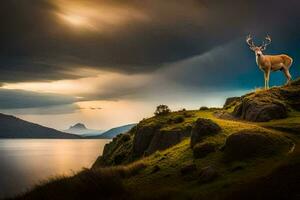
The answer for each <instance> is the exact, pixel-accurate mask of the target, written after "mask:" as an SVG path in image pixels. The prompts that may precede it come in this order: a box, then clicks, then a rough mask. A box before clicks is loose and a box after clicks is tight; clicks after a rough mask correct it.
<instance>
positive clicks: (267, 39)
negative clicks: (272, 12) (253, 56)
mask: <svg viewBox="0 0 300 200" xmlns="http://www.w3.org/2000/svg"><path fill="white" fill-rule="evenodd" d="M246 42H247V44H248V45H249V47H250V49H252V50H253V49H254V48H256V47H258V48H260V50H261V51H264V50H266V48H267V46H268V45H269V44H271V42H272V39H271V37H270V36H269V35H267V36H266V37H265V40H264V41H263V42H262V45H261V46H256V45H255V44H254V42H253V39H252V36H251V35H250V34H249V35H248V36H247V38H246Z"/></svg>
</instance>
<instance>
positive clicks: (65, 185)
mask: <svg viewBox="0 0 300 200" xmlns="http://www.w3.org/2000/svg"><path fill="white" fill-rule="evenodd" d="M299 94H300V79H298V80H296V81H294V82H293V83H292V84H291V85H290V86H283V87H273V88H271V89H269V90H256V91H254V92H252V93H249V94H245V95H244V96H241V97H235V98H229V99H228V100H227V101H226V103H225V105H224V107H223V108H219V109H218V108H211V109H210V108H206V107H202V108H200V109H199V110H189V111H186V110H181V111H176V112H170V113H165V114H162V115H157V116H154V117H151V118H148V119H144V120H142V121H140V122H139V123H138V124H137V125H136V126H134V127H133V128H132V129H130V131H128V132H127V133H124V134H121V135H118V136H117V137H115V138H114V139H113V140H112V141H111V142H110V143H109V144H107V145H106V146H105V148H104V152H103V155H102V156H100V157H99V158H98V159H97V161H96V162H95V163H94V165H93V167H92V169H86V170H83V171H82V172H80V173H78V174H77V175H75V176H73V177H63V178H57V179H55V180H51V181H49V182H48V183H45V184H44V185H40V186H38V187H36V188H35V189H34V190H32V191H31V192H29V193H27V194H25V195H23V196H20V197H19V198H17V199H61V198H64V199H83V198H85V199H94V198H99V199H101V198H102V199H149V200H150V199H180V200H181V199H195V200H199V199H200V200H201V199H212V200H214V199H216V200H219V199H220V200H227V199H228V200H229V199H249V200H250V199H297V198H299V196H300V192H299V191H300V184H299V180H300V173H299V168H300V147H299V142H300V138H299V136H300V110H299V105H300V96H299Z"/></svg>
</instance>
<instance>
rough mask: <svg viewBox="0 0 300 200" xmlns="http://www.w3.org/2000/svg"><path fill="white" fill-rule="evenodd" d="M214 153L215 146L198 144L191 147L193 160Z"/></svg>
mask: <svg viewBox="0 0 300 200" xmlns="http://www.w3.org/2000/svg"><path fill="white" fill-rule="evenodd" d="M215 151H216V145H215V144H213V143H198V144H196V145H195V146H194V147H193V155H194V157H195V158H203V157H205V156H207V155H208V154H210V153H212V152H215Z"/></svg>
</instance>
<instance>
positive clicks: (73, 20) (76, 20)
mask: <svg viewBox="0 0 300 200" xmlns="http://www.w3.org/2000/svg"><path fill="white" fill-rule="evenodd" d="M60 17H61V18H62V19H64V20H65V21H66V22H68V23H70V24H72V25H75V26H81V25H85V24H87V20H86V19H85V18H84V17H81V16H78V15H64V14H60Z"/></svg>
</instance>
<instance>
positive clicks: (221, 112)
mask: <svg viewBox="0 0 300 200" xmlns="http://www.w3.org/2000/svg"><path fill="white" fill-rule="evenodd" d="M213 114H214V116H215V117H217V118H220V119H227V120H233V119H235V117H234V116H233V115H232V114H230V113H228V112H227V111H226V110H218V111H215V112H214V113H213Z"/></svg>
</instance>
